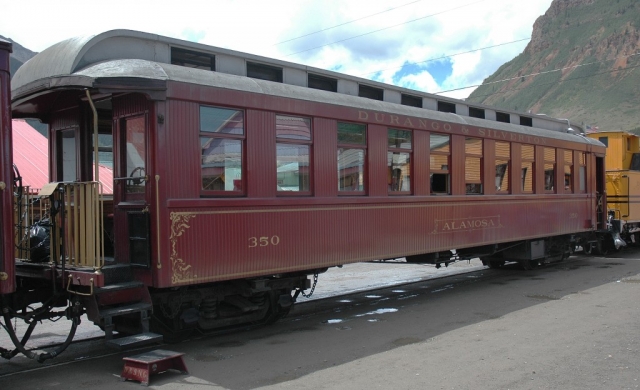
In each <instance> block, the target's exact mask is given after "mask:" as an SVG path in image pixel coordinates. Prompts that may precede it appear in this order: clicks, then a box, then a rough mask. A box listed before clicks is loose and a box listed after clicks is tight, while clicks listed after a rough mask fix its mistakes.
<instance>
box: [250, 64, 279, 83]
mask: <svg viewBox="0 0 640 390" xmlns="http://www.w3.org/2000/svg"><path fill="white" fill-rule="evenodd" d="M245 66H246V71H247V77H249V78H252V79H256V80H266V81H271V82H274V83H282V82H283V81H284V69H283V68H282V67H279V66H273V65H268V64H263V63H261V62H253V61H247V63H246V65H245ZM260 71H262V73H261V72H260ZM269 73H271V74H269ZM267 74H269V76H275V77H262V76H263V75H267Z"/></svg>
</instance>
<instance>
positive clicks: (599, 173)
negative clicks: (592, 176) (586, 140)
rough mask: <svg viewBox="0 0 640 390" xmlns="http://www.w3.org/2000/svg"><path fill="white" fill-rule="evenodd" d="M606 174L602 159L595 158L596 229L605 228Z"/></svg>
mask: <svg viewBox="0 0 640 390" xmlns="http://www.w3.org/2000/svg"><path fill="white" fill-rule="evenodd" d="M605 189H606V173H605V168H604V157H596V217H597V221H598V224H597V227H596V228H597V229H602V230H604V229H606V228H607V225H606V224H607V207H606V204H607V194H606V192H605Z"/></svg>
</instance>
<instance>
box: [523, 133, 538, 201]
mask: <svg viewBox="0 0 640 390" xmlns="http://www.w3.org/2000/svg"><path fill="white" fill-rule="evenodd" d="M520 159H521V160H522V171H521V172H522V174H521V178H522V192H523V193H525V194H532V193H533V188H534V178H535V175H534V167H535V148H534V147H533V145H522V146H521V154H520Z"/></svg>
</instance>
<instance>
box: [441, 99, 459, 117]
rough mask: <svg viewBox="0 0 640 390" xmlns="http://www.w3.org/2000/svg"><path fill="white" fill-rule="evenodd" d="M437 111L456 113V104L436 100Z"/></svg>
mask: <svg viewBox="0 0 640 390" xmlns="http://www.w3.org/2000/svg"><path fill="white" fill-rule="evenodd" d="M438 111H442V112H450V113H452V114H455V113H456V105H455V104H454V103H447V102H438Z"/></svg>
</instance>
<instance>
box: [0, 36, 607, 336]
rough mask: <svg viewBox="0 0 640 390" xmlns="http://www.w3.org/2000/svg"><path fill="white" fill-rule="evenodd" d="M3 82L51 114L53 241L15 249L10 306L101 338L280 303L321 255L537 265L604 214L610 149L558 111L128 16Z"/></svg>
mask: <svg viewBox="0 0 640 390" xmlns="http://www.w3.org/2000/svg"><path fill="white" fill-rule="evenodd" d="M265 79H268V80H265ZM13 83H14V86H13V114H14V116H16V117H24V118H38V119H40V120H42V121H43V122H45V123H47V124H48V125H49V140H50V161H51V164H50V167H49V169H50V177H51V181H52V183H51V184H50V185H49V186H47V188H44V189H42V190H41V192H40V196H39V197H37V199H36V200H33V199H32V200H30V201H29V204H34V202H36V201H37V202H38V204H39V210H40V213H41V214H40V215H41V217H40V220H46V221H48V222H47V227H49V228H50V229H49V231H50V235H49V237H48V240H49V246H50V252H48V253H47V254H46V256H41V257H39V258H35V257H34V255H33V251H31V252H29V253H30V256H18V259H17V260H16V261H15V267H16V268H15V269H16V276H15V277H16V278H18V279H19V280H20V283H21V284H23V285H24V284H29V285H30V286H31V287H32V288H33V289H35V290H43V292H42V293H39V294H37V293H36V294H31V295H29V298H30V299H31V301H30V299H27V297H26V296H24V295H20V294H13V295H12V296H11V297H5V298H3V307H4V308H7V312H8V313H11V315H7V316H5V320H7V319H9V318H13V317H19V312H20V310H21V309H24V308H25V307H27V305H28V304H30V303H33V302H32V301H37V300H38V299H45V297H47V296H48V292H49V291H55V293H56V294H58V295H57V297H58V299H57V301H56V302H55V304H54V303H52V304H51V308H52V309H51V310H53V308H54V307H59V306H64V305H66V304H68V305H72V304H75V303H77V305H76V306H80V307H82V308H83V310H82V311H83V312H86V313H87V315H88V316H89V319H90V320H92V321H94V322H95V323H97V324H99V325H100V326H102V327H103V328H104V329H105V332H106V335H107V338H112V337H113V333H112V332H113V331H114V330H115V331H118V332H120V333H121V334H126V333H133V334H137V333H140V332H146V331H148V330H149V329H148V328H149V325H148V324H149V319H151V326H152V328H153V329H152V330H156V331H157V332H160V333H162V334H164V335H176V334H184V333H187V332H189V331H191V330H193V329H202V330H211V329H219V328H226V327H230V326H234V325H237V324H240V323H246V322H258V321H268V320H272V319H274V318H277V317H278V316H280V315H282V314H284V313H286V312H287V311H288V310H289V308H290V307H291V305H292V303H293V301H295V298H296V297H297V296H298V294H299V292H300V291H303V290H304V289H306V288H308V287H309V285H310V283H309V281H308V275H312V274H316V273H320V272H323V271H324V270H326V269H327V268H328V267H333V266H338V265H342V264H347V263H353V262H360V261H367V260H375V259H389V258H402V257H405V258H406V259H407V261H416V262H429V263H433V264H436V265H438V266H439V265H440V264H448V263H449V262H452V261H455V260H459V259H468V258H473V257H482V258H483V260H484V261H485V262H486V264H487V265H490V266H494V267H497V266H500V265H502V264H503V263H504V262H505V261H508V260H517V261H520V262H521V263H522V264H523V265H524V266H525V267H526V268H529V267H533V266H536V265H538V264H539V263H541V262H544V261H547V260H549V259H554V258H557V259H561V258H564V257H566V256H567V255H568V254H569V253H570V252H571V249H572V247H573V246H574V245H576V244H578V243H580V242H581V241H585V240H593V239H594V238H593V237H594V236H593V235H594V233H595V231H596V230H597V229H599V228H603V227H604V226H602V224H603V223H604V219H603V218H604V217H603V215H602V211H601V210H599V209H598V208H597V207H596V206H597V203H598V202H599V201H601V199H600V198H599V196H601V195H602V193H603V188H602V183H603V181H602V180H601V179H598V178H597V177H596V172H600V173H602V172H603V167H602V165H603V157H604V153H605V149H604V147H603V145H602V144H600V143H599V142H598V141H595V140H591V139H589V138H585V137H583V136H581V135H576V134H573V133H568V132H567V131H566V122H564V121H559V120H554V119H551V118H546V117H539V118H538V117H527V116H526V115H524V114H523V115H520V114H517V113H511V114H509V113H507V115H511V120H508V121H507V122H513V121H515V118H519V122H518V124H513V123H504V121H498V120H495V119H500V118H504V113H498V114H502V116H501V115H496V111H495V110H492V109H491V108H488V107H468V106H466V105H465V103H464V102H456V101H453V100H451V99H445V98H439V97H434V96H433V95H426V94H420V93H418V92H415V91H408V90H404V89H400V88H396V87H392V86H384V85H382V84H377V83H373V82H370V81H368V80H360V79H356V78H353V77H348V76H344V75H339V74H336V73H332V72H327V71H322V70H318V69H311V68H307V67H303V66H300V65H295V64H289V63H284V62H279V61H271V62H267V59H264V58H261V57H256V56H251V55H242V53H237V52H231V51H227V50H223V49H217V48H210V47H206V46H203V45H197V44H192V43H189V42H184V41H179V40H174V39H169V38H165V37H158V36H155V35H149V34H144V33H138V32H131V31H112V32H108V33H104V34H100V35H98V36H94V37H88V38H79V39H72V40H68V41H64V42H61V43H59V44H57V45H55V46H53V47H51V48H49V49H47V50H45V51H44V52H42V53H40V54H38V55H37V56H36V57H35V58H33V59H32V60H31V61H29V62H28V63H26V64H25V65H24V66H23V67H22V68H21V69H20V70H19V72H18V73H17V74H16V76H15V77H14V80H13ZM358 83H361V84H363V85H364V84H365V83H369V89H367V88H362V89H361V90H360V91H364V92H360V93H358V92H357V91H356V90H354V89H353V88H351V87H352V86H354V85H356V86H357V84H358ZM370 85H373V87H371V86H370ZM365 87H366V86H365ZM375 88H378V89H380V90H381V91H383V92H382V94H381V95H380V96H384V97H382V98H381V99H382V100H375V96H373V97H374V98H373V99H372V98H366V96H369V97H372V96H370V95H367V93H368V92H367V91H369V92H370V91H371V90H372V89H374V90H375ZM409 92H411V93H412V94H413V95H411V94H409ZM358 94H360V95H361V96H354V95H358ZM362 96H365V97H362ZM395 97H397V99H395ZM405 97H406V98H405ZM410 98H413V100H411V99H410ZM431 103H434V109H428V107H425V106H429V105H430V104H431ZM440 103H442V104H440ZM438 107H444V108H445V109H446V108H447V107H449V108H451V107H453V108H454V109H455V108H456V107H458V109H459V110H460V114H458V113H452V112H442V111H438ZM447 110H448V111H451V110H450V109H447ZM463 111H464V112H465V113H466V114H468V115H462V114H461V113H462V112H463ZM479 112H481V113H482V115H479V114H478V113H479ZM471 114H473V115H471ZM485 115H486V116H488V117H490V118H489V119H482V118H478V116H483V117H484V116H485ZM491 118H493V119H494V120H490V119H491ZM520 123H522V124H520ZM563 125H564V127H562V126H563ZM534 126H535V127H534ZM99 165H106V166H108V167H110V168H111V169H113V177H114V179H113V180H114V183H113V188H114V191H113V194H104V193H103V192H102V191H101V190H100V188H101V187H100V184H99V178H98V177H97V176H98V172H99V170H98V169H97V166H99ZM43 210H44V211H43ZM32 223H35V222H34V221H32ZM17 225H20V224H17ZM16 230H17V231H19V230H20V226H18V227H17V228H16ZM16 236H19V234H16ZM17 241H19V240H17ZM17 245H18V246H20V245H19V244H17ZM17 252H18V251H17ZM5 253H6V252H5ZM5 260H6V259H5ZM6 266H7V265H6V261H5V267H6ZM11 277H13V276H12V275H11ZM3 283H4V282H3ZM3 291H6V290H5V289H3ZM33 297H37V298H33ZM61 302H62V303H61ZM65 302H66V303H65ZM65 315H67V317H75V316H77V315H78V313H77V311H76V312H73V313H71V312H69V310H67V312H66V313H65ZM147 334H148V333H147ZM150 337H151V336H150ZM117 340H121V339H117ZM117 340H116V341H117ZM122 340H124V339H122ZM122 342H123V343H124V342H125V341H122Z"/></svg>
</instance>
